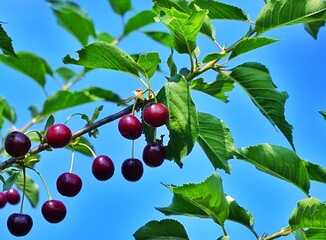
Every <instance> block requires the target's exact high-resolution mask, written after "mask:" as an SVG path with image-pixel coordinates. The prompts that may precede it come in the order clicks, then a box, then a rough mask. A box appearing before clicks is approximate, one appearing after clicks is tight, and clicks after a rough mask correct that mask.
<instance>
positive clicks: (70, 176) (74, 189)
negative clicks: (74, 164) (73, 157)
mask: <svg viewBox="0 0 326 240" xmlns="http://www.w3.org/2000/svg"><path fill="white" fill-rule="evenodd" d="M82 185H83V184H82V180H81V178H80V177H79V176H78V175H76V174H74V173H69V172H65V173H62V174H61V175H60V176H59V177H58V179H57V190H58V192H59V193H60V194H61V195H63V196H66V197H74V196H76V195H77V194H78V193H79V192H80V189H81V188H82Z"/></svg>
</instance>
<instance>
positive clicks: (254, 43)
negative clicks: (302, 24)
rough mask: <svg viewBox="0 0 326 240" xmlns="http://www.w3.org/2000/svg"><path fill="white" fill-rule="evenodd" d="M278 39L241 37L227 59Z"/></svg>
mask: <svg viewBox="0 0 326 240" xmlns="http://www.w3.org/2000/svg"><path fill="white" fill-rule="evenodd" d="M278 41H279V40H277V39H274V38H268V37H255V38H246V39H243V40H241V41H240V42H238V43H237V44H236V45H235V46H234V49H233V51H232V53H231V56H230V58H229V59H231V58H234V57H237V56H239V55H241V54H244V53H246V52H250V51H252V50H254V49H257V48H260V47H263V46H266V45H268V44H271V43H274V42H278Z"/></svg>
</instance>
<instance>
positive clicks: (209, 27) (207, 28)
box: [200, 16, 216, 40]
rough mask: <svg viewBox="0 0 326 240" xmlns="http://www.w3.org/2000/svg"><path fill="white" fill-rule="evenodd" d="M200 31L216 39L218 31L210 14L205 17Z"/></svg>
mask: <svg viewBox="0 0 326 240" xmlns="http://www.w3.org/2000/svg"><path fill="white" fill-rule="evenodd" d="M200 32H201V33H202V34H204V35H205V36H207V37H208V38H210V39H212V40H215V35H216V31H215V28H214V25H213V24H212V22H211V19H210V18H209V17H208V16H206V17H205V19H204V22H203V25H202V26H201V29H200Z"/></svg>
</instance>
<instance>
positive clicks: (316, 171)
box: [304, 161, 326, 183]
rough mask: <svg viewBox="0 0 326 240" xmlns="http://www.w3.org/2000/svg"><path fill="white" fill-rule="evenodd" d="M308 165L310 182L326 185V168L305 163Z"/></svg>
mask: <svg viewBox="0 0 326 240" xmlns="http://www.w3.org/2000/svg"><path fill="white" fill-rule="evenodd" d="M304 163H305V164H306V167H307V170H308V173H309V178H310V180H313V181H317V182H321V183H326V168H325V167H323V166H320V165H318V164H314V163H312V162H309V161H304Z"/></svg>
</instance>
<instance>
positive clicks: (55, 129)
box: [45, 123, 72, 148]
mask: <svg viewBox="0 0 326 240" xmlns="http://www.w3.org/2000/svg"><path fill="white" fill-rule="evenodd" d="M71 137H72V132H71V130H70V128H69V127H67V126H66V125H65V124H60V123H58V124H54V125H52V126H50V127H49V128H48V130H47V131H46V133H45V139H46V142H47V143H48V144H49V146H50V147H52V148H63V147H65V146H67V145H68V144H69V143H70V141H71Z"/></svg>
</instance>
